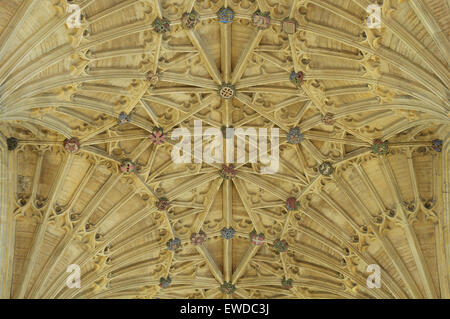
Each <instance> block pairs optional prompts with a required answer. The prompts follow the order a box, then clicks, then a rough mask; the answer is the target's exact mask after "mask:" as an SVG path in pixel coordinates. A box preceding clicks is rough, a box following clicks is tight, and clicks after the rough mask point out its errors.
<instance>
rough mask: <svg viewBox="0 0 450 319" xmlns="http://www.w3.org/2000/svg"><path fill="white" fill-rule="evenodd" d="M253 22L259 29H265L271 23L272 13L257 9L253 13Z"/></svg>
mask: <svg viewBox="0 0 450 319" xmlns="http://www.w3.org/2000/svg"><path fill="white" fill-rule="evenodd" d="M252 23H253V25H254V26H255V27H257V28H258V29H259V30H265V29H267V28H268V27H269V25H270V13H269V12H261V10H259V9H258V10H256V11H255V13H253V15H252Z"/></svg>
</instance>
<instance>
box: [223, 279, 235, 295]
mask: <svg viewBox="0 0 450 319" xmlns="http://www.w3.org/2000/svg"><path fill="white" fill-rule="evenodd" d="M220 291H221V292H222V293H224V294H226V295H231V294H232V293H234V292H235V291H236V286H235V285H233V284H232V283H231V282H228V281H225V282H224V283H223V284H222V285H221V286H220Z"/></svg>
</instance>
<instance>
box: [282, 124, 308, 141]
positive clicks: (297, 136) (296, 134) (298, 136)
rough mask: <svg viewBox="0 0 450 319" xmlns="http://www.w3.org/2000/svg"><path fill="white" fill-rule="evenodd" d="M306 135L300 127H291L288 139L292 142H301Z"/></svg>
mask: <svg viewBox="0 0 450 319" xmlns="http://www.w3.org/2000/svg"><path fill="white" fill-rule="evenodd" d="M304 137H305V136H304V135H303V134H302V133H301V132H300V129H299V128H298V127H294V128H291V129H290V130H289V132H288V133H287V135H286V138H287V141H288V143H290V144H299V143H301V142H302V141H303V138H304Z"/></svg>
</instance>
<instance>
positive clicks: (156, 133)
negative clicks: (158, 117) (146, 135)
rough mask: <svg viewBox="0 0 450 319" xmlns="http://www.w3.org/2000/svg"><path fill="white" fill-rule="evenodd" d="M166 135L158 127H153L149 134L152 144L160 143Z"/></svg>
mask: <svg viewBox="0 0 450 319" xmlns="http://www.w3.org/2000/svg"><path fill="white" fill-rule="evenodd" d="M165 139H166V137H165V135H164V132H163V129H162V128H160V127H154V128H153V132H152V133H151V134H150V141H152V143H153V144H156V145H160V144H162V143H164V141H165Z"/></svg>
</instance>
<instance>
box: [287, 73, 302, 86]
mask: <svg viewBox="0 0 450 319" xmlns="http://www.w3.org/2000/svg"><path fill="white" fill-rule="evenodd" d="M304 77H305V74H304V73H303V72H302V71H299V72H295V71H292V72H291V75H290V76H289V80H290V81H291V82H292V83H294V84H295V86H296V87H298V88H299V87H300V86H301V85H302V84H303V78H304Z"/></svg>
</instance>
